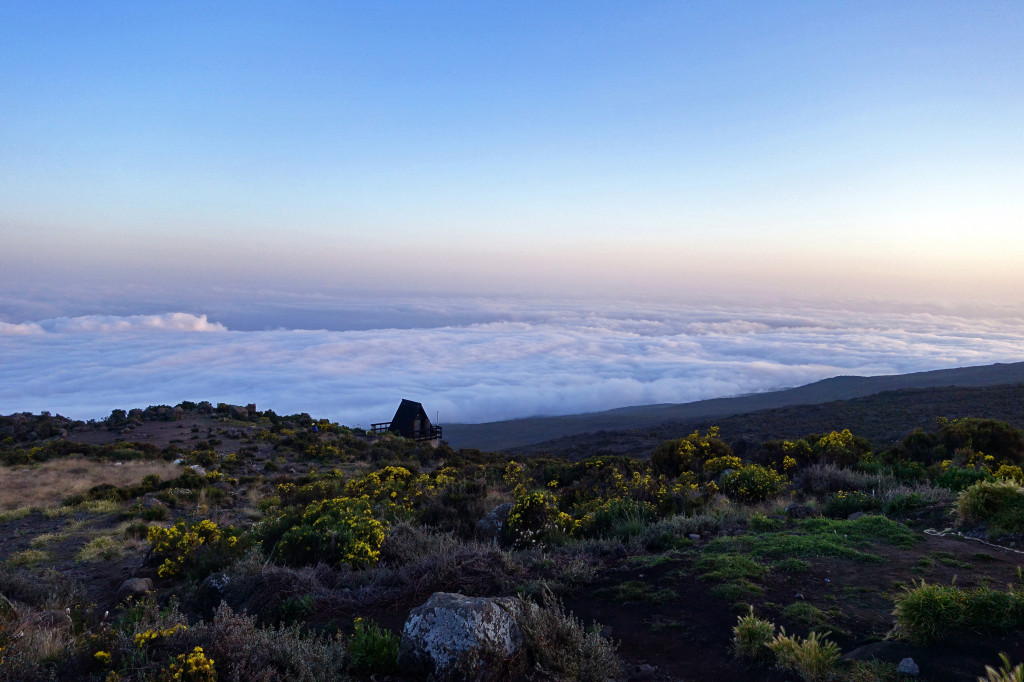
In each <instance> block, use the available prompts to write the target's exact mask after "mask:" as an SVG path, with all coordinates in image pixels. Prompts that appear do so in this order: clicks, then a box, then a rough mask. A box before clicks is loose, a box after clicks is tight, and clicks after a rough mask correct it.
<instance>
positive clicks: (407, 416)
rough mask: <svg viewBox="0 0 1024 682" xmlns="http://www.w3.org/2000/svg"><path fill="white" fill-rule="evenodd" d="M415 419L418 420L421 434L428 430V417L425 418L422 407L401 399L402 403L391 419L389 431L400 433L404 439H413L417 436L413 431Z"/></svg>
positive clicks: (411, 401)
mask: <svg viewBox="0 0 1024 682" xmlns="http://www.w3.org/2000/svg"><path fill="white" fill-rule="evenodd" d="M417 419H419V420H420V431H421V432H422V431H424V430H426V429H429V428H430V417H428V416H427V412H426V410H424V409H423V405H421V404H420V403H418V402H416V401H414V400H406V399H405V398H402V403H401V404H400V405H399V406H398V409H397V410H396V411H395V416H394V417H392V418H391V428H390V429H389V430H391V431H395V432H397V433H400V434H402V435H403V436H405V437H406V438H415V437H416V436H417V435H419V434H418V433H416V430H415V422H416V420H417Z"/></svg>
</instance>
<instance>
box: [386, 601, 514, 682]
mask: <svg viewBox="0 0 1024 682" xmlns="http://www.w3.org/2000/svg"><path fill="white" fill-rule="evenodd" d="M521 608H523V606H522V602H520V601H519V600H518V599H512V598H508V597H504V598H494V599H491V598H487V597H467V596H465V595H461V594H455V593H451V592H435V593H434V594H432V595H431V596H430V599H428V600H427V602H426V603H425V604H423V606H419V607H417V608H415V609H413V610H412V611H410V612H409V618H408V619H407V620H406V621H405V627H404V628H403V629H402V643H401V647H400V648H399V654H398V665H399V667H400V668H401V669H402V670H403V671H404V672H407V673H423V672H426V673H428V674H433V675H434V676H436V677H438V678H441V679H461V678H473V677H476V676H477V673H478V672H479V671H480V669H481V668H482V667H483V666H485V665H487V664H488V663H490V664H497V663H500V661H502V660H507V659H509V658H511V657H512V656H513V655H515V653H516V652H517V651H518V650H519V648H520V646H522V642H523V635H522V632H521V631H520V630H519V626H518V625H517V624H516V614H517V613H518V611H519V609H521Z"/></svg>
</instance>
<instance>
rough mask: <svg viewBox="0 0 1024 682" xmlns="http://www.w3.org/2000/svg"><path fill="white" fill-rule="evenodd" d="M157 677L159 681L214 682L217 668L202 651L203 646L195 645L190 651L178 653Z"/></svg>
mask: <svg viewBox="0 0 1024 682" xmlns="http://www.w3.org/2000/svg"><path fill="white" fill-rule="evenodd" d="M158 679H159V680H160V682H171V681H173V682H179V681H180V682H216V680H217V670H216V669H215V668H214V667H213V659H212V658H209V657H207V655H206V654H205V653H203V647H201V646H197V647H196V648H195V649H193V650H192V652H191V653H187V654H178V656H177V657H176V658H175V659H174V661H172V662H171V664H170V665H169V666H168V667H167V670H165V671H163V672H162V673H161V674H160V676H159V677H158Z"/></svg>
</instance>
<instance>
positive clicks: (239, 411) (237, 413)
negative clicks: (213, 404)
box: [228, 405, 249, 419]
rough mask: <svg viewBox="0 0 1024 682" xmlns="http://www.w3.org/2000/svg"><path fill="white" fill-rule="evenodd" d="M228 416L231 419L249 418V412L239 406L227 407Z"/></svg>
mask: <svg viewBox="0 0 1024 682" xmlns="http://www.w3.org/2000/svg"><path fill="white" fill-rule="evenodd" d="M228 414H230V415H231V417H232V418H233V419H248V418H249V410H247V409H245V408H244V407H242V406H241V405H228Z"/></svg>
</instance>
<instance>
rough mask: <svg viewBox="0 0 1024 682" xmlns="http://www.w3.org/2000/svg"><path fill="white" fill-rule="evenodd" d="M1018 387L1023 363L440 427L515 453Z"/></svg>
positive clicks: (465, 442) (463, 441)
mask: <svg viewBox="0 0 1024 682" xmlns="http://www.w3.org/2000/svg"><path fill="white" fill-rule="evenodd" d="M1017 382H1024V362H1014V363H1008V364H995V365H983V366H980V367H959V368H956V369H940V370H933V371H930V372H914V373H912V374H896V375H890V376H876V377H857V376H840V377H834V378H832V379H823V380H821V381H816V382H814V383H813V384H807V385H806V386H800V387H797V388H790V389H786V390H783V391H772V392H770V393H755V394H752V395H745V396H737V397H734V398H714V399H711V400H700V401H697V402H692V403H680V404H671V403H668V404H660V405H638V406H634V407H622V408H618V409H615V410H607V411H605V412H589V413H586V414H574V415H567V416H563V417H531V418H527V419H514V420H510V421H503V422H488V423H484V424H445V425H444V435H445V440H447V441H448V442H449V443H450V444H451V445H452V447H455V448H479V449H481V450H507V449H512V448H515V449H521V448H523V447H524V446H528V445H533V444H537V443H544V442H546V441H551V440H554V439H557V438H562V437H565V436H574V435H578V434H583V433H592V432H595V431H618V430H628V429H642V428H647V427H652V426H657V425H660V424H666V423H670V422H693V421H700V420H702V419H706V418H712V417H725V416H730V415H737V414H744V413H748V412H755V411H757V410H767V409H773V408H780V407H788V406H792V405H818V404H821V403H828V402H832V401H836V400H849V399H852V398H861V397H864V396H869V395H873V394H876V393H881V392H883V391H894V390H902V389H917V388H936V387H942V386H959V387H981V386H997V385H1000V384H1011V383H1017Z"/></svg>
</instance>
